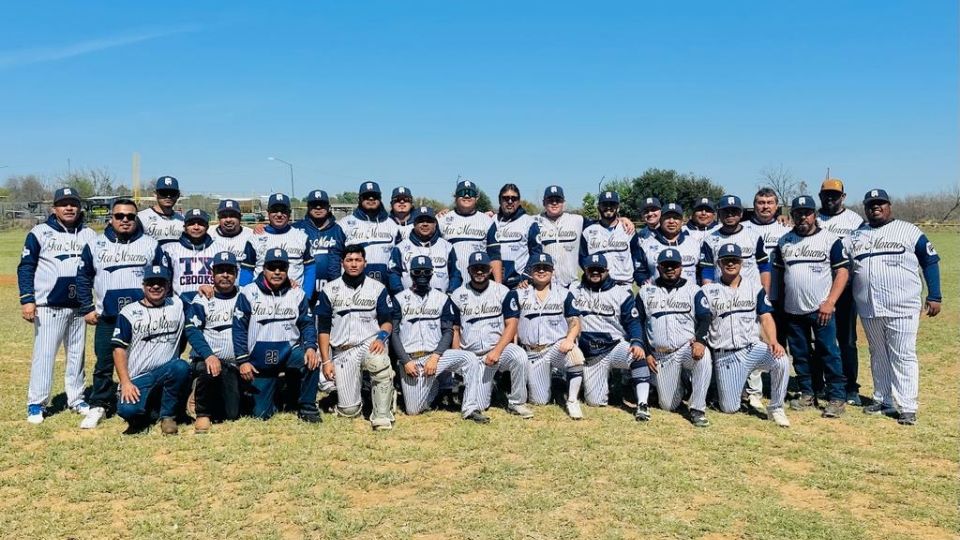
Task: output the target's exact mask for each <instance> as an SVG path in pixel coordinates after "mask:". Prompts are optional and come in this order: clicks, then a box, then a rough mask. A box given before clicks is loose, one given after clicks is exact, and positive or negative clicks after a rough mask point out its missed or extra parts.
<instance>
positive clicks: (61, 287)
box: [17, 216, 97, 308]
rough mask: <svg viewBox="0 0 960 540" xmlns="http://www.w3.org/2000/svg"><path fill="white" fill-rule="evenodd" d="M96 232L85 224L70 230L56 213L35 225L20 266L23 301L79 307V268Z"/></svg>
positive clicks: (24, 243) (29, 235)
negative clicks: (82, 256) (58, 219)
mask: <svg viewBox="0 0 960 540" xmlns="http://www.w3.org/2000/svg"><path fill="white" fill-rule="evenodd" d="M96 236H97V233H96V232H94V230H93V229H91V228H89V227H85V226H83V225H82V224H80V225H79V227H77V228H76V229H74V230H67V229H65V228H64V227H63V225H62V224H61V223H60V222H59V221H57V219H56V217H54V216H50V218H49V219H47V221H46V222H45V223H41V224H40V225H37V226H35V227H34V228H33V229H31V230H30V232H29V233H27V238H26V239H25V240H24V242H23V252H22V253H21V255H20V264H19V265H18V266H17V281H18V283H19V285H20V303H21V304H26V303H30V302H33V303H35V304H37V305H38V306H49V307H70V308H76V307H79V306H80V299H79V297H78V296H77V268H78V267H79V265H80V254H81V253H83V248H84V246H86V245H87V243H88V242H90V241H91V240H93V239H94V238H95V237H96Z"/></svg>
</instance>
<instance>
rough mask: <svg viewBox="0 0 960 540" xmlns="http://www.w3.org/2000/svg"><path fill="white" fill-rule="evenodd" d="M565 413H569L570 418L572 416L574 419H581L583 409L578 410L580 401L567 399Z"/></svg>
mask: <svg viewBox="0 0 960 540" xmlns="http://www.w3.org/2000/svg"><path fill="white" fill-rule="evenodd" d="M567 414H569V415H570V418H573V419H574V420H582V419H583V411H582V410H580V402H579V401H568V402H567Z"/></svg>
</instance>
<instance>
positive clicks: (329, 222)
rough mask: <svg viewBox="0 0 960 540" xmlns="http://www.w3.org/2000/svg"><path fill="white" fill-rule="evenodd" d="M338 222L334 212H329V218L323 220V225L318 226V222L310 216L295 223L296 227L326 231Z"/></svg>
mask: <svg viewBox="0 0 960 540" xmlns="http://www.w3.org/2000/svg"><path fill="white" fill-rule="evenodd" d="M336 222H337V218H335V217H333V214H332V213H331V214H327V219H325V220H324V221H323V227H318V226H317V224H316V223H314V222H313V219H311V218H310V217H309V216H307V217H305V218H303V219H301V220H300V221H298V222H296V223H294V224H293V226H294V227H296V228H298V229H309V230H313V231H325V230H327V229H329V228H330V227H333V225H334V224H335V223H336Z"/></svg>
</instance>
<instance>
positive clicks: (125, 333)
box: [110, 296, 185, 379]
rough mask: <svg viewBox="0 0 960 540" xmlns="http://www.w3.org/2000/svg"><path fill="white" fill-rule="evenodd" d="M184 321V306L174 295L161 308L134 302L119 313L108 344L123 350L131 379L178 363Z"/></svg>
mask: <svg viewBox="0 0 960 540" xmlns="http://www.w3.org/2000/svg"><path fill="white" fill-rule="evenodd" d="M184 319H185V316H184V304H183V301H182V300H181V299H180V298H179V297H177V296H172V297H170V298H167V299H166V300H164V302H163V305H161V306H152V305H151V306H145V305H143V303H141V302H139V301H137V302H133V303H131V304H127V305H126V306H124V307H123V309H122V310H120V315H119V316H117V325H116V327H114V330H113V339H112V340H111V341H110V343H111V345H112V346H113V347H114V348H116V347H120V348H122V349H127V370H129V372H130V378H131V379H133V378H134V377H136V376H138V375H141V374H143V373H146V372H148V371H151V370H153V369H156V368H158V367H160V366H162V365H164V364H166V363H167V362H170V361H171V360H179V357H180V351H179V348H180V336H181V335H182V334H183V322H184Z"/></svg>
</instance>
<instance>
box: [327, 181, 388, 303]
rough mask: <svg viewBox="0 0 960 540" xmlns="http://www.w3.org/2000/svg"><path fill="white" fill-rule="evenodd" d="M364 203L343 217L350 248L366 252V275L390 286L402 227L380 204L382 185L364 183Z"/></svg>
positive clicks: (362, 185)
mask: <svg viewBox="0 0 960 540" xmlns="http://www.w3.org/2000/svg"><path fill="white" fill-rule="evenodd" d="M359 195H360V201H359V202H358V203H357V208H356V209H355V210H354V211H353V213H352V214H350V215H349V216H347V217H345V218H343V221H341V222H340V226H341V227H342V228H343V233H344V234H345V235H346V238H347V241H346V245H348V246H361V247H362V248H363V249H364V251H365V252H366V270H365V271H366V273H367V275H368V276H370V277H371V278H373V279H375V280H377V281H379V282H380V283H382V284H384V285H386V284H387V280H388V277H389V276H388V266H389V263H390V252H391V251H393V246H395V245H397V242H398V241H399V239H400V229H401V227H400V225H398V224H397V222H396V221H394V220H392V219H390V215H389V214H387V211H386V210H384V208H383V203H382V202H381V201H380V186H379V185H378V184H377V183H376V182H364V183H362V184H360V190H359Z"/></svg>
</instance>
